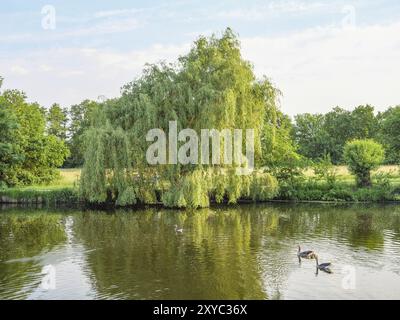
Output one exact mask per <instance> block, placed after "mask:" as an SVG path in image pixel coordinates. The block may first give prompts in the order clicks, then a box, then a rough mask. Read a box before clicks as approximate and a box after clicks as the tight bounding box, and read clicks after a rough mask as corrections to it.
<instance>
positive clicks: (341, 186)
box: [0, 166, 400, 205]
mask: <svg viewBox="0 0 400 320" xmlns="http://www.w3.org/2000/svg"><path fill="white" fill-rule="evenodd" d="M80 173H81V171H80V169H61V170H60V178H59V179H58V180H56V181H54V182H53V183H52V184H51V185H37V186H27V187H18V188H9V189H6V190H0V202H1V203H22V204H39V203H41V204H67V205H68V204H77V203H79V196H78V181H79V177H80ZM336 173H337V177H336V182H335V183H334V184H329V183H327V182H326V181H323V180H321V179H318V178H317V177H316V176H315V175H314V174H313V172H312V170H307V171H306V172H305V176H304V178H303V179H301V180H294V181H291V182H286V183H281V185H280V188H279V194H278V195H277V196H276V197H275V200H289V201H290V200H291V201H335V202H348V201H355V202H358V201H359V202H364V201H367V202H380V201H400V172H399V167H397V166H382V167H380V168H379V169H378V170H376V171H374V172H373V177H374V178H373V182H374V184H373V186H372V187H371V188H357V187H356V185H355V182H354V177H353V176H352V175H350V174H349V172H348V170H347V168H346V167H345V166H337V167H336Z"/></svg>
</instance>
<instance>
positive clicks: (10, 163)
mask: <svg viewBox="0 0 400 320" xmlns="http://www.w3.org/2000/svg"><path fill="white" fill-rule="evenodd" d="M0 110H1V114H0V127H1V128H0V130H2V131H3V132H2V133H4V137H3V138H2V140H3V139H5V140H8V141H5V142H3V141H4V140H3V141H1V145H2V148H1V149H2V151H0V152H1V153H2V156H3V158H2V159H1V162H0V163H1V164H0V165H1V166H2V167H4V168H5V169H4V171H2V174H1V175H2V178H1V180H3V181H4V182H5V183H6V184H7V185H11V186H12V185H30V184H40V183H49V182H50V181H52V180H54V178H55V177H57V171H56V170H55V169H56V168H57V167H59V166H61V165H62V163H63V161H64V159H65V157H66V156H67V155H68V149H67V147H66V146H65V143H64V142H63V141H60V140H59V139H58V138H57V137H55V136H54V135H48V134H46V117H45V114H46V112H45V110H44V109H43V108H42V107H40V106H39V105H38V104H36V103H27V102H26V96H25V94H24V93H23V92H20V91H18V90H6V91H4V92H3V93H2V94H1V95H0ZM4 121H6V122H7V125H4V124H1V122H2V123H5V122H4ZM2 136H3V134H2Z"/></svg>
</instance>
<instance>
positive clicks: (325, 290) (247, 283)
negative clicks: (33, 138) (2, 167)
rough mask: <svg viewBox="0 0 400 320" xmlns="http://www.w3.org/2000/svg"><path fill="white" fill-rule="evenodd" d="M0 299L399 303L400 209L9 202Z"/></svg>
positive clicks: (1, 226) (3, 218)
mask: <svg viewBox="0 0 400 320" xmlns="http://www.w3.org/2000/svg"><path fill="white" fill-rule="evenodd" d="M175 225H177V226H178V228H183V232H176V230H175V227H174V226H175ZM298 245H300V246H301V248H302V250H307V249H312V250H314V251H315V252H317V253H318V256H319V262H320V263H321V262H331V263H332V267H331V269H332V271H333V273H332V274H327V273H324V272H322V271H319V272H318V274H316V265H315V260H303V261H302V262H301V263H299V261H298V258H297V254H296V253H297V246H298ZM0 299H400V206H395V205H386V206H377V205H369V206H367V205H365V206H364V205H328V204H259V205H253V204H251V205H240V206H235V207H215V208H210V209H202V210H197V211H177V210H165V209H160V208H149V209H140V210H116V211H113V212H105V211H92V210H86V211H81V210H52V209H26V208H25V209H24V208H9V207H4V208H2V209H1V210H0Z"/></svg>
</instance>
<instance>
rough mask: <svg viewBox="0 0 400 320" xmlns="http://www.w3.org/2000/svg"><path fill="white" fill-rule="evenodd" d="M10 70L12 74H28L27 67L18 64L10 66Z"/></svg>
mask: <svg viewBox="0 0 400 320" xmlns="http://www.w3.org/2000/svg"><path fill="white" fill-rule="evenodd" d="M11 72H12V73H13V74H16V75H19V76H25V75H27V74H29V71H28V69H26V68H24V67H22V66H20V65H14V66H11Z"/></svg>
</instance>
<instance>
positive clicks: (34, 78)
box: [0, 0, 400, 115]
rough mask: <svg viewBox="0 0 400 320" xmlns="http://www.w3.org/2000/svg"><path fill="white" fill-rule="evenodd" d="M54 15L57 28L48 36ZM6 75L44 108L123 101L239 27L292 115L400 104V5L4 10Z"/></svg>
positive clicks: (369, 0)
mask: <svg viewBox="0 0 400 320" xmlns="http://www.w3.org/2000/svg"><path fill="white" fill-rule="evenodd" d="M45 5H51V6H52V8H54V9H55V28H54V29H44V28H43V27H42V21H43V19H44V18H45V17H46V13H42V12H41V11H42V8H43V7H44V6H45ZM0 26H1V28H0V75H1V76H3V77H4V78H5V84H4V86H5V87H6V88H18V89H21V90H23V91H25V92H26V93H27V95H28V97H29V99H30V100H31V101H38V102H39V103H41V104H43V105H44V106H49V105H50V104H51V103H53V102H59V103H61V104H62V105H64V106H68V105H71V104H73V103H79V102H80V101H81V100H83V99H85V98H91V99H97V98H98V97H99V96H106V97H114V96H117V95H118V94H119V88H120V87H121V86H122V85H123V84H125V83H126V82H128V81H131V80H133V79H134V78H135V77H137V76H139V75H140V72H141V70H142V68H143V65H144V64H145V63H146V62H157V61H159V60H167V61H174V60H175V59H176V58H177V57H178V56H179V55H181V54H185V53H186V52H187V51H188V50H189V48H190V44H191V43H192V42H193V40H195V39H196V38H197V37H198V36H199V35H200V34H205V35H209V34H211V33H213V32H215V33H218V32H221V31H222V30H224V29H225V28H226V27H228V26H229V27H231V28H233V29H234V31H236V32H237V33H238V34H239V35H240V39H241V42H242V49H243V55H244V57H245V58H246V59H248V60H250V61H251V62H252V63H253V64H254V68H255V72H256V74H257V75H258V76H262V75H266V76H268V77H269V78H270V79H271V80H272V81H273V82H274V83H275V85H276V86H277V87H279V88H280V89H281V90H282V92H283V94H284V95H283V97H282V99H281V105H282V109H283V111H284V112H287V113H289V114H291V115H294V114H296V113H300V112H325V111H327V110H329V109H330V108H331V107H333V106H336V105H340V106H342V107H344V108H347V109H351V108H353V107H355V106H357V105H359V104H365V103H371V104H373V105H375V106H376V107H377V108H378V109H379V110H382V109H385V108H386V107H388V106H390V105H394V104H400V90H398V74H400V37H399V34H400V2H399V1H396V0H362V1H342V0H308V1H306V0H298V1H296V0H272V1H266V0H264V1H238V0H231V1H228V0H222V1H215V0H214V1H208V0H206V1H204V0H203V1H197V0H194V1H179V0H177V1H124V0H114V1H92V0H89V1H88V0H86V1H76V0H73V1H71V0H69V1H52V0H47V1H23V0H17V1H15V0H14V1H10V0H5V1H4V0H3V1H2V6H1V9H0Z"/></svg>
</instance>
